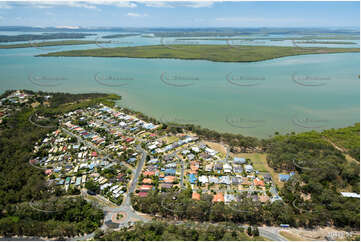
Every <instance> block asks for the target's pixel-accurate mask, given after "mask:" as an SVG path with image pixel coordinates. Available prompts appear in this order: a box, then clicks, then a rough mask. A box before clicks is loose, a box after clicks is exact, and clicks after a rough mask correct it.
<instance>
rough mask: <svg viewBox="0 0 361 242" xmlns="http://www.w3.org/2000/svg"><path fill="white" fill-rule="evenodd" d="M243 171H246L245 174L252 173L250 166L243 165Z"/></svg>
mask: <svg viewBox="0 0 361 242" xmlns="http://www.w3.org/2000/svg"><path fill="white" fill-rule="evenodd" d="M244 169H245V170H246V172H247V173H250V172H253V166H251V165H245V166H244Z"/></svg>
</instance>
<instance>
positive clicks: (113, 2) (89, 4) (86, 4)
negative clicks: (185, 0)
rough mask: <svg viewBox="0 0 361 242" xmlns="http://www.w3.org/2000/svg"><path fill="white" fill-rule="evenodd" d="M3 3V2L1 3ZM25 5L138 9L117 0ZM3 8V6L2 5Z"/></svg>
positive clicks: (134, 5) (68, 0) (46, 2)
mask: <svg viewBox="0 0 361 242" xmlns="http://www.w3.org/2000/svg"><path fill="white" fill-rule="evenodd" d="M0 3H1V2H0ZM22 4H23V5H27V4H28V5H31V6H32V7H34V8H53V7H57V6H67V7H76V8H87V9H97V6H100V5H109V6H115V7H118V8H136V7H137V4H135V3H133V2H129V1H116V0H110V1H106V0H99V1H98V0H95V1H76V0H65V1H58V0H54V1H33V2H23V3H22ZM0 8H1V5H0Z"/></svg>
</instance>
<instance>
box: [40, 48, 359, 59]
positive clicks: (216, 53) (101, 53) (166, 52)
mask: <svg viewBox="0 0 361 242" xmlns="http://www.w3.org/2000/svg"><path fill="white" fill-rule="evenodd" d="M346 52H360V48H326V47H302V48H300V47H290V46H245V45H151V46H136V47H115V48H97V49H89V50H71V51H60V52H52V53H47V54H41V55H37V56H69V57H71V56H73V57H128V58H168V59H186V60H209V61H215V62H255V61H264V60H270V59H274V58H280V57H286V56H296V55H307V54H331V53H346Z"/></svg>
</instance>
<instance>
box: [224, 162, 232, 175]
mask: <svg viewBox="0 0 361 242" xmlns="http://www.w3.org/2000/svg"><path fill="white" fill-rule="evenodd" d="M223 170H224V172H226V173H230V172H232V166H231V165H230V164H228V163H226V164H224V165H223Z"/></svg>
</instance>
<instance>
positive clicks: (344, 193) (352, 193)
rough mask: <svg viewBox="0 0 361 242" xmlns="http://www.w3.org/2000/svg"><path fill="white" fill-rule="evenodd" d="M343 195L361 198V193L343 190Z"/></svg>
mask: <svg viewBox="0 0 361 242" xmlns="http://www.w3.org/2000/svg"><path fill="white" fill-rule="evenodd" d="M341 195H342V196H343V197H353V198H360V194H357V193H354V192H341Z"/></svg>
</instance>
